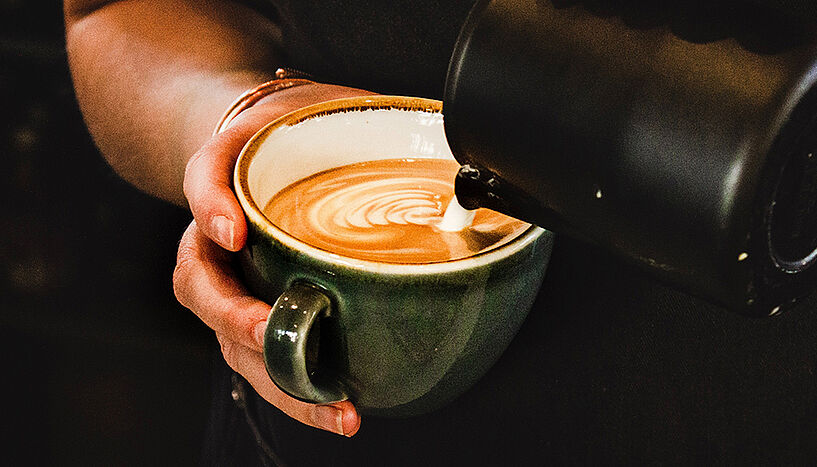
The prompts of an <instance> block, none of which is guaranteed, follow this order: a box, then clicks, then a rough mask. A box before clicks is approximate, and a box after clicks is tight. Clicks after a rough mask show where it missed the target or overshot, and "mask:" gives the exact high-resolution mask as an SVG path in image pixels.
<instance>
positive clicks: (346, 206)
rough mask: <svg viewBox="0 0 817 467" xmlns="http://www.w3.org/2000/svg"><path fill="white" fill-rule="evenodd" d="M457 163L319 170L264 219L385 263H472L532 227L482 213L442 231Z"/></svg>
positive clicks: (305, 238) (329, 247) (272, 204)
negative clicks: (465, 223) (469, 260)
mask: <svg viewBox="0 0 817 467" xmlns="http://www.w3.org/2000/svg"><path fill="white" fill-rule="evenodd" d="M458 169H459V165H458V164H457V163H456V162H454V161H451V160H445V159H386V160H378V161H370V162H362V163H358V164H351V165H347V166H343V167H337V168H334V169H330V170H326V171H323V172H319V173H317V174H314V175H312V176H309V177H307V178H304V179H301V180H299V181H297V182H295V183H293V184H291V185H289V186H288V187H286V188H284V189H283V190H281V191H280V192H278V193H277V194H276V195H275V196H273V198H272V199H271V200H270V201H269V202H268V203H267V205H266V206H265V207H264V214H265V215H266V216H267V217H268V218H269V220H270V221H271V222H272V223H273V224H275V225H276V226H277V227H279V228H280V229H282V230H284V231H285V232H287V233H289V234H290V235H292V236H293V237H295V238H297V239H299V240H301V241H302V242H304V243H308V244H309V245H312V246H314V247H316V248H320V249H322V250H325V251H328V252H332V253H336V254H339V255H342V256H346V257H351V258H358V259H363V260H369V261H378V262H384V263H406V264H421V263H435V262H442V261H450V260H455V259H461V258H467V257H469V256H473V255H475V254H479V253H482V252H485V251H488V250H491V249H493V248H496V247H498V246H501V245H503V244H505V243H507V242H508V241H510V240H512V239H513V238H515V237H516V236H517V235H519V234H520V233H522V232H523V231H525V230H526V229H527V228H528V227H529V224H527V223H524V222H522V221H519V220H517V219H514V218H511V217H508V216H505V215H503V214H500V213H497V212H494V211H491V210H488V209H478V210H477V211H476V213H475V215H474V217H473V220H472V222H471V225H470V226H467V227H465V228H463V229H462V230H459V231H454V232H451V231H443V230H441V229H440V228H438V227H437V226H438V225H439V224H440V223H441V222H442V219H443V215H444V213H445V209H446V206H448V204H449V202H450V201H451V199H452V197H453V196H454V185H453V181H454V178H455V176H456V173H457V170H458Z"/></svg>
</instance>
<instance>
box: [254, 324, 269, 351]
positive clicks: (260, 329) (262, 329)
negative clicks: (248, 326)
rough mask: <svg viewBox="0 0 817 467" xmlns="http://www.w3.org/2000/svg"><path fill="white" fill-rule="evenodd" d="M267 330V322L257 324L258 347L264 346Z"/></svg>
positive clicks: (256, 340)
mask: <svg viewBox="0 0 817 467" xmlns="http://www.w3.org/2000/svg"><path fill="white" fill-rule="evenodd" d="M266 332H267V322H266V321H261V322H260V323H258V324H256V325H255V343H256V344H258V347H261V348H262V349H263V348H264V334H266Z"/></svg>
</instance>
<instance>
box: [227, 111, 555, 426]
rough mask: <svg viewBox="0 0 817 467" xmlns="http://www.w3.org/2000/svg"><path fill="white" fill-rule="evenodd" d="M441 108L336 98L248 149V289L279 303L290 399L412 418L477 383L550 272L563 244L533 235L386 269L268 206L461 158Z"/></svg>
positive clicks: (281, 366)
mask: <svg viewBox="0 0 817 467" xmlns="http://www.w3.org/2000/svg"><path fill="white" fill-rule="evenodd" d="M440 108H441V103H440V102H439V101H433V100H427V99H420V98H405V97H390V96H382V97H360V98H350V99H339V100H335V101H330V102H326V103H322V104H318V105H315V106H311V107H307V108H304V109H301V110H299V111H296V112H293V113H291V114H288V115H286V116H284V117H282V118H280V119H278V120H276V121H274V122H272V123H270V124H269V125H268V126H266V127H265V128H263V129H262V130H261V131H260V132H258V134H256V135H255V136H254V137H253V138H252V139H251V140H250V141H249V142H248V143H247V145H246V147H245V148H244V150H243V151H242V153H241V155H240V157H239V159H238V163H237V165H236V171H235V180H234V182H235V189H236V194H237V196H238V199H239V201H240V202H241V205H242V207H243V209H244V211H245V213H246V216H247V220H248V226H249V234H248V239H247V246H246V248H244V249H243V250H242V252H241V253H240V255H239V258H240V264H241V266H242V270H243V273H244V276H245V280H246V282H247V284H248V286H249V287H250V289H251V290H252V291H253V293H255V294H256V295H258V296H259V297H261V298H263V299H265V300H267V301H268V302H269V303H274V305H273V306H272V310H271V312H270V315H269V324H268V328H267V333H266V338H265V346H264V357H265V361H266V365H267V371H268V372H269V374H270V377H271V378H272V380H273V381H274V382H275V384H276V385H278V386H279V387H280V388H281V389H282V390H283V391H284V392H286V393H288V394H290V395H291V396H293V397H295V398H297V399H300V400H304V401H308V402H312V403H319V404H323V403H331V402H336V401H341V400H347V399H348V400H351V401H352V402H353V403H354V404H355V406H356V407H357V408H358V410H359V411H361V412H362V413H369V414H375V415H384V416H408V415H416V414H420V413H424V412H428V411H431V410H434V409H436V408H439V407H441V406H442V405H444V404H446V403H447V402H449V401H451V400H452V399H453V398H455V397H456V396H457V395H459V394H461V393H462V392H463V391H465V390H466V389H468V388H469V387H470V386H472V385H473V384H474V383H475V382H476V381H477V380H478V379H479V378H480V377H481V376H482V375H483V374H485V372H486V371H487V370H488V369H489V368H490V367H491V365H492V364H493V363H494V362H495V361H496V359H497V358H498V357H499V356H500V354H501V353H502V352H503V351H504V350H505V348H506V347H507V345H508V343H509V342H510V341H511V339H512V338H513V336H514V335H515V333H516V332H517V330H518V329H519V327H520V325H521V324H522V322H523V321H524V319H525V316H526V315H527V313H528V311H529V310H530V307H531V305H532V303H533V300H534V298H535V296H536V294H537V291H538V289H539V286H540V284H541V281H542V277H543V275H544V273H545V268H546V266H547V263H548V260H549V258H550V251H551V246H552V240H553V237H552V234H551V233H550V232H548V231H545V230H542V229H540V228H538V227H530V228H529V229H528V230H526V231H525V232H524V233H522V234H520V235H519V236H518V237H516V238H515V239H514V240H512V241H511V242H509V243H506V244H505V245H503V246H501V247H499V248H497V249H494V250H490V251H488V252H484V253H482V254H479V255H476V256H472V257H470V258H466V259H461V260H455V261H447V262H441V263H432V264H388V263H378V262H372V261H364V260H359V259H354V258H349V257H343V256H340V255H337V254H333V253H331V252H328V251H323V250H320V249H317V248H314V247H312V246H310V245H308V244H307V243H305V242H303V241H301V240H298V239H296V238H294V237H292V236H290V235H288V234H287V233H286V232H284V231H282V230H281V229H279V228H277V227H276V226H275V225H273V224H272V223H270V222H269V221H268V220H267V219H266V217H265V216H264V215H263V214H262V212H261V209H260V208H261V207H263V206H265V205H266V203H267V201H268V200H269V199H270V198H271V197H272V196H273V195H274V194H275V193H277V192H278V191H279V190H281V189H282V188H284V187H286V186H287V185H289V184H290V183H292V182H294V181H297V180H300V179H302V178H304V177H307V176H309V175H312V174H314V173H317V172H320V171H322V170H326V169H329V168H333V167H339V166H343V165H347V164H351V163H355V162H362V161H367V160H378V159H390V158H402V157H413V158H420V157H429V158H450V159H453V156H452V155H451V152H450V150H449V148H448V145H447V143H446V140H445V136H444V134H443V126H442V115H441V113H440Z"/></svg>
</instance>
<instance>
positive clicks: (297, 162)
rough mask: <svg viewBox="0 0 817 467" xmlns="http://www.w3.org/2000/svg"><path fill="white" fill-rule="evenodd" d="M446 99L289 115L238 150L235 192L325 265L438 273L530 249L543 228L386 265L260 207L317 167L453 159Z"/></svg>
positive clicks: (252, 213) (368, 99)
mask: <svg viewBox="0 0 817 467" xmlns="http://www.w3.org/2000/svg"><path fill="white" fill-rule="evenodd" d="M441 110H442V102H440V101H436V100H431V99H423V98H415V97H399V96H364V97H353V98H345V99H338V100H333V101H327V102H324V103H320V104H316V105H312V106H309V107H305V108H303V109H300V110H296V111H295V112H292V113H290V114H287V115H285V116H283V117H281V118H279V119H277V120H275V121H273V122H272V123H270V124H268V125H267V126H266V127H264V128H263V129H261V130H260V131H259V132H258V133H257V134H256V135H255V136H253V137H252V138H251V139H250V141H249V142H248V143H247V145H246V146H245V147H244V150H243V151H242V152H241V154H240V155H239V158H238V161H237V163H236V169H235V173H234V183H235V189H236V194H237V196H238V199H239V201H240V203H241V205H242V208H243V209H244V211H245V213H246V214H247V217H248V219H249V221H250V222H251V223H254V224H256V225H257V226H258V227H259V228H260V229H261V230H263V231H264V232H265V233H266V234H267V235H269V236H271V237H273V238H275V239H276V240H277V241H278V242H280V243H282V244H284V245H286V246H287V247H288V248H292V249H294V250H297V251H299V252H302V253H306V254H307V255H308V256H309V257H311V258H314V259H315V260H317V261H321V262H323V263H324V264H333V265H336V266H337V265H342V266H343V267H344V268H354V269H356V270H359V271H368V272H374V273H376V274H378V275H381V276H382V275H383V274H393V275H395V276H403V275H435V274H440V273H449V272H457V271H462V270H464V269H467V268H479V267H481V266H482V265H485V264H490V263H493V262H495V261H498V260H500V259H502V258H506V257H509V256H512V255H513V254H514V253H515V252H517V251H520V250H522V249H524V248H526V247H527V246H528V245H529V244H531V243H532V242H534V241H535V240H536V239H537V238H538V237H539V236H541V235H542V233H543V232H544V231H543V230H542V229H540V228H538V227H531V228H529V229H528V230H527V231H525V232H524V233H522V234H521V235H519V236H518V237H516V238H515V239H513V240H511V241H510V242H508V243H506V244H504V245H502V246H501V247H498V248H496V249H493V250H489V251H487V252H483V253H480V254H478V255H475V256H470V257H468V258H463V259H457V260H452V261H445V262H438V263H428V264H386V263H379V262H373V261H368V260H362V259H355V258H349V257H341V256H339V255H337V254H334V253H329V252H325V251H323V250H320V249H318V248H314V247H312V246H310V245H309V244H307V243H305V242H302V241H300V240H298V239H296V238H295V237H293V236H291V235H289V234H288V233H286V232H285V231H283V230H282V229H279V228H278V227H276V226H275V225H274V224H273V223H272V222H270V221H269V220H268V219H267V218H266V216H264V214H263V208H264V207H265V206H266V205H267V203H268V202H269V200H270V199H272V197H273V196H275V194H276V193H278V192H279V191H281V190H282V189H284V188H286V187H287V186H289V185H290V184H292V183H294V182H296V181H298V180H301V179H303V178H305V177H308V176H310V175H314V174H316V173H318V172H321V171H324V170H329V169H332V168H336V167H341V166H344V165H348V164H353V163H357V162H365V161H372V160H382V159H395V158H438V159H450V160H455V159H454V156H453V154H452V153H451V149H450V148H449V146H448V142H447V140H446V138H445V132H444V129H443V116H442V113H441Z"/></svg>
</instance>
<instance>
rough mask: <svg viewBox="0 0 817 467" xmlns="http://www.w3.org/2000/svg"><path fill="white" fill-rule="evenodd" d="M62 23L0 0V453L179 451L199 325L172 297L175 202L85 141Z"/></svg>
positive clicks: (175, 454)
mask: <svg viewBox="0 0 817 467" xmlns="http://www.w3.org/2000/svg"><path fill="white" fill-rule="evenodd" d="M63 34H64V33H63V24H62V3H61V2H59V1H44V0H0V105H1V106H2V107H0V109H2V111H0V155H2V159H0V164H2V169H0V190H1V191H0V193H2V196H0V205H2V209H0V211H1V212H2V214H0V219H2V222H0V355H2V357H0V358H2V360H1V361H2V369H3V372H2V377H0V382H1V384H2V395H3V397H2V405H3V408H2V410H0V420H2V422H0V430H2V431H0V447H2V449H1V450H0V464H4V465H149V464H158V465H193V464H196V463H197V461H198V458H199V455H200V446H201V437H202V435H203V431H204V427H205V425H206V417H207V409H208V405H209V384H210V381H209V358H210V352H211V347H210V345H211V336H210V333H209V332H208V330H207V329H206V328H205V327H204V325H203V324H201V323H200V322H199V321H198V319H197V318H196V317H195V316H194V315H193V314H192V313H190V312H189V311H187V310H185V309H184V308H182V307H181V306H180V305H178V304H177V303H176V301H175V299H174V297H173V291H172V284H171V275H172V271H173V266H174V263H175V261H174V260H175V247H176V244H177V242H178V239H179V238H180V236H181V233H182V232H183V230H184V228H185V226H186V224H187V222H188V220H189V219H188V214H187V213H186V212H185V211H183V210H182V209H179V208H175V207H173V206H170V205H168V204H166V203H164V202H162V201H158V200H156V199H152V198H150V197H148V196H146V195H144V194H141V193H140V192H138V191H136V190H135V189H133V188H131V187H130V186H128V185H127V184H125V183H124V182H122V181H121V180H119V179H118V178H117V176H116V175H115V174H114V173H113V171H112V170H111V169H110V168H109V167H108V166H107V165H106V163H105V161H104V159H102V158H101V156H100V155H99V154H98V152H97V151H96V149H95V148H94V146H93V143H92V141H91V139H90V137H89V136H88V134H87V132H86V130H85V128H84V125H83V122H82V117H81V115H80V113H79V110H78V108H77V104H76V102H75V98H74V95H73V91H72V88H71V82H70V76H69V73H68V68H67V64H66V56H65V50H64V49H65V45H64V38H63ZM9 461H11V462H9Z"/></svg>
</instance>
